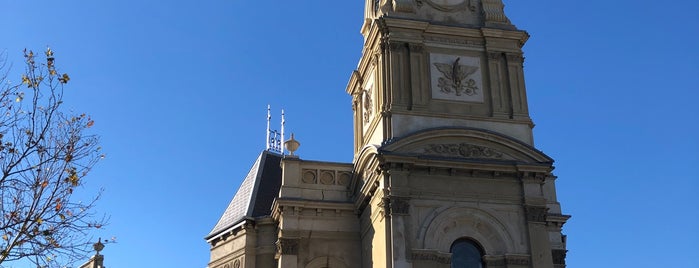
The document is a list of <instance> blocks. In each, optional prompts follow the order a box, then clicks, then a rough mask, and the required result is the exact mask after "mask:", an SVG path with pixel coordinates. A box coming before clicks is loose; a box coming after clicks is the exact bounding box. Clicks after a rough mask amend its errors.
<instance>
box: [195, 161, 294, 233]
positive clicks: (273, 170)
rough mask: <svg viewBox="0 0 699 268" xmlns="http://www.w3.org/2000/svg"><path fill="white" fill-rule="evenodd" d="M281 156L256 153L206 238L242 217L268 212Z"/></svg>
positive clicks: (279, 178) (279, 177)
mask: <svg viewBox="0 0 699 268" xmlns="http://www.w3.org/2000/svg"><path fill="white" fill-rule="evenodd" d="M281 159H282V157H281V155H278V154H276V153H272V152H269V151H263V152H262V153H261V154H260V156H259V157H258V158H257V160H256V161H255V164H253V165H252V168H250V172H248V175H247V176H245V179H244V180H243V183H242V184H241V185H240V188H238V191H237V192H236V193H235V196H234V197H233V200H231V202H230V203H229V204H228V207H227V208H226V211H224V212H223V215H221V218H220V219H219V220H218V223H216V226H214V229H213V230H211V232H210V233H209V234H208V235H207V236H206V239H210V238H213V237H214V236H217V235H218V234H220V233H221V232H223V231H226V229H228V228H230V227H232V226H234V225H236V224H238V223H240V222H241V221H243V220H245V219H254V218H257V217H261V216H266V215H271V213H272V202H273V201H274V198H276V197H277V196H278V194H279V187H280V185H281V181H282V170H281V166H280V163H281Z"/></svg>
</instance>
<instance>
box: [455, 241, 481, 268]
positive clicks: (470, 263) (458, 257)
mask: <svg viewBox="0 0 699 268" xmlns="http://www.w3.org/2000/svg"><path fill="white" fill-rule="evenodd" d="M451 267H452V268H483V251H482V250H481V247H480V246H479V245H478V244H476V243H475V242H474V241H473V240H470V239H465V238H462V239H459V240H456V241H455V242H454V244H452V245H451Z"/></svg>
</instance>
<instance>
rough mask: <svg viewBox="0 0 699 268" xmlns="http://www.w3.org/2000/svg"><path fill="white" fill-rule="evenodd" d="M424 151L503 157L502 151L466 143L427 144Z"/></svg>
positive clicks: (458, 155) (478, 156) (468, 156)
mask: <svg viewBox="0 0 699 268" xmlns="http://www.w3.org/2000/svg"><path fill="white" fill-rule="evenodd" d="M424 153H425V154H431V155H438V156H450V157H464V158H481V159H483V158H485V159H503V153H501V152H498V151H496V150H493V149H491V148H488V147H484V146H478V145H473V144H468V143H460V144H429V145H427V148H425V150H424Z"/></svg>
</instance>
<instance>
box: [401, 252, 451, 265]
mask: <svg viewBox="0 0 699 268" xmlns="http://www.w3.org/2000/svg"><path fill="white" fill-rule="evenodd" d="M411 258H412V260H413V261H432V262H438V263H443V264H450V263H451V254H449V253H440V252H435V251H428V250H413V252H412V254H411Z"/></svg>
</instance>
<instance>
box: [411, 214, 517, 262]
mask: <svg viewBox="0 0 699 268" xmlns="http://www.w3.org/2000/svg"><path fill="white" fill-rule="evenodd" d="M419 235H420V237H419V238H420V240H421V242H422V247H423V248H424V249H436V250H439V251H441V252H450V250H451V246H452V244H453V243H454V242H455V241H457V240H459V239H463V238H465V237H467V238H469V239H471V240H473V241H475V242H477V243H478V244H479V245H480V246H481V248H482V250H483V251H484V252H483V253H484V254H488V255H501V254H505V253H507V252H513V251H514V249H515V245H514V240H513V238H512V235H511V234H510V233H509V232H508V231H507V229H506V228H505V226H504V225H503V224H501V223H500V222H499V221H498V220H497V219H496V218H495V217H493V216H491V215H490V214H488V213H487V212H485V211H483V210H480V209H475V208H463V207H456V208H442V209H439V210H438V211H435V213H433V214H432V216H431V217H428V218H427V219H426V220H425V224H424V225H423V226H422V227H421V229H420V231H419Z"/></svg>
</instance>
